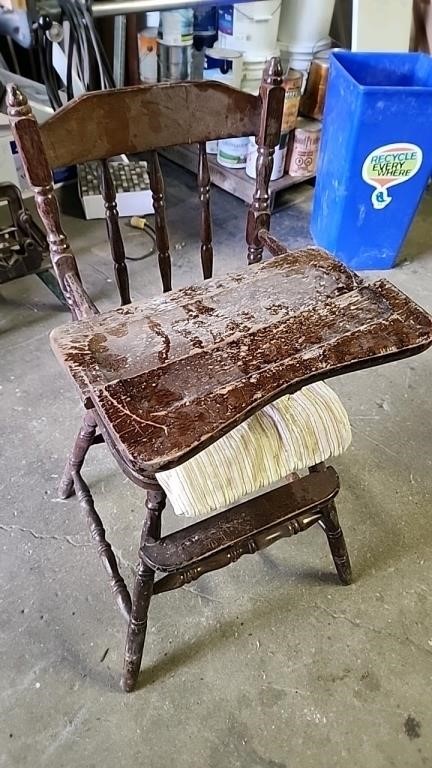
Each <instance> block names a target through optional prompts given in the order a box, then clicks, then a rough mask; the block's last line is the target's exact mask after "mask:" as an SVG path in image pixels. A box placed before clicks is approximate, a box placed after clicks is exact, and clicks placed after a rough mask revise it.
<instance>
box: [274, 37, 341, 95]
mask: <svg viewBox="0 0 432 768" xmlns="http://www.w3.org/2000/svg"><path fill="white" fill-rule="evenodd" d="M278 46H279V50H280V57H281V61H282V67H283V69H284V70H286V69H288V67H291V69H298V70H299V71H300V72H303V86H304V85H305V83H306V78H307V75H308V73H309V69H310V65H311V62H312V59H313V58H314V56H316V55H317V54H318V53H319V52H320V51H325V50H328V49H330V48H331V40H330V38H329V37H323V38H321V40H317V41H316V42H315V43H313V44H312V43H311V44H306V43H303V44H302V45H295V44H294V43H292V44H289V43H284V42H281V41H280V40H279V41H278Z"/></svg>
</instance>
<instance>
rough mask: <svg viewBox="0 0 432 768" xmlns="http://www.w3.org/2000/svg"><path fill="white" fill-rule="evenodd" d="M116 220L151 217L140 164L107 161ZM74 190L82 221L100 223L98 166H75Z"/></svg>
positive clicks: (147, 188)
mask: <svg viewBox="0 0 432 768" xmlns="http://www.w3.org/2000/svg"><path fill="white" fill-rule="evenodd" d="M109 168H110V171H111V175H112V178H113V182H114V186H115V190H116V202H117V208H118V212H119V216H142V215H144V214H146V213H153V212H154V211H153V202H152V201H153V196H152V193H151V190H150V183H149V178H148V174H147V163H146V162H145V161H144V160H131V161H130V162H123V161H117V160H110V161H109ZM78 189H79V195H80V198H81V202H82V206H83V209H84V214H85V217H86V219H104V218H105V206H104V201H103V197H102V195H101V194H100V190H99V182H98V164H97V163H85V164H84V165H80V166H78Z"/></svg>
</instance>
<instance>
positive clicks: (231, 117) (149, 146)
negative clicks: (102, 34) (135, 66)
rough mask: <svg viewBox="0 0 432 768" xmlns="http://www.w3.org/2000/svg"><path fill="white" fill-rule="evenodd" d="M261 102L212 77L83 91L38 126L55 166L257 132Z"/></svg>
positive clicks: (46, 149) (47, 152)
mask: <svg viewBox="0 0 432 768" xmlns="http://www.w3.org/2000/svg"><path fill="white" fill-rule="evenodd" d="M260 114H261V101H260V99H259V98H258V97H256V96H253V95H252V94H250V93H246V92H244V91H237V90H235V89H234V88H230V87H229V86H226V85H223V84H222V83H213V82H209V81H202V82H196V83H194V82H186V83H167V84H166V85H162V84H160V83H158V84H157V85H143V86H134V87H130V88H119V89H116V90H112V91H100V92H95V93H88V94H83V95H82V96H80V97H78V98H77V99H76V100H74V101H73V102H71V103H70V104H66V105H65V106H64V107H63V108H62V109H60V110H58V112H56V113H55V114H54V115H53V116H52V117H51V118H49V120H47V121H46V122H45V123H43V125H41V126H40V131H41V136H42V140H43V144H44V147H45V151H46V155H47V159H48V162H49V165H50V167H51V168H57V167H59V166H64V165H74V164H77V163H83V162H87V161H89V160H99V159H103V158H109V157H112V156H114V155H119V154H122V153H126V154H134V153H137V152H144V151H147V150H153V149H158V148H159V147H172V146H175V145H176V144H191V143H197V142H199V141H204V140H207V141H208V140H212V139H217V138H227V137H230V136H252V135H256V134H257V133H258V131H259V125H260Z"/></svg>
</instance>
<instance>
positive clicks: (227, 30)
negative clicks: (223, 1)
mask: <svg viewBox="0 0 432 768" xmlns="http://www.w3.org/2000/svg"><path fill="white" fill-rule="evenodd" d="M218 30H219V32H222V33H223V34H224V35H233V34H234V6H233V5H223V6H222V7H221V8H219V18H218Z"/></svg>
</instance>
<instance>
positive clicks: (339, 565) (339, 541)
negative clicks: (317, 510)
mask: <svg viewBox="0 0 432 768" xmlns="http://www.w3.org/2000/svg"><path fill="white" fill-rule="evenodd" d="M320 525H321V528H322V529H323V531H324V533H325V535H326V536H327V541H328V543H329V547H330V552H331V554H332V557H333V562H334V564H335V567H336V571H337V574H338V576H339V579H340V580H341V582H342V584H345V585H348V584H351V583H352V571H351V563H350V559H349V555H348V550H347V546H346V543H345V538H344V535H343V532H342V528H341V527H340V524H339V518H338V514H337V510H336V504H335V503H334V501H331V502H330V504H328V505H327V507H325V509H323V510H322V519H321V520H320Z"/></svg>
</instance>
